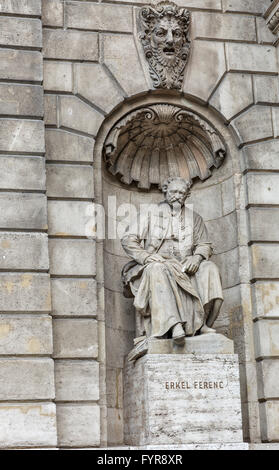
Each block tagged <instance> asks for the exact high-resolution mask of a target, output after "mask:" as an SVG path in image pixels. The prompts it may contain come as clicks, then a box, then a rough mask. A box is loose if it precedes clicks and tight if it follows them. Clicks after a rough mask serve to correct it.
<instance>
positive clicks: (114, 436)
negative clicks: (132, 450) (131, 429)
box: [107, 408, 124, 446]
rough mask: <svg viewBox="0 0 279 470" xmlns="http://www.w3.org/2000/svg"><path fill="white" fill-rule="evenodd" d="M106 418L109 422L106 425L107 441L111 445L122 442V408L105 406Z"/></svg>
mask: <svg viewBox="0 0 279 470" xmlns="http://www.w3.org/2000/svg"><path fill="white" fill-rule="evenodd" d="M107 419H108V422H109V423H110V424H109V426H108V443H109V445H111V446H115V445H119V444H122V443H123V437H124V429H123V427H124V422H123V410H120V409H117V408H107Z"/></svg>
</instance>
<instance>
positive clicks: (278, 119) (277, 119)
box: [272, 106, 279, 137]
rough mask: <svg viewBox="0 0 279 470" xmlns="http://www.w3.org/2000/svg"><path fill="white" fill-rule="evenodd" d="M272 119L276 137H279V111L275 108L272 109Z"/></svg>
mask: <svg viewBox="0 0 279 470" xmlns="http://www.w3.org/2000/svg"><path fill="white" fill-rule="evenodd" d="M272 118H273V126H274V137H279V111H278V108H277V107H275V106H274V107H273V108H272Z"/></svg>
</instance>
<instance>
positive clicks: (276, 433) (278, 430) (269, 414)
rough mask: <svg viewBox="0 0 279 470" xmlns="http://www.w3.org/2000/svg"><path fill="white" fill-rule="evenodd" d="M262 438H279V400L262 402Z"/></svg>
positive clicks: (276, 439) (265, 439) (274, 439)
mask: <svg viewBox="0 0 279 470" xmlns="http://www.w3.org/2000/svg"><path fill="white" fill-rule="evenodd" d="M259 406H260V416H261V422H262V440H263V441H278V438H279V427H278V423H279V401H278V400H277V401H267V402H265V403H260V405H259Z"/></svg>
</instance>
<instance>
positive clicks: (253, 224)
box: [249, 207, 279, 242]
mask: <svg viewBox="0 0 279 470" xmlns="http://www.w3.org/2000/svg"><path fill="white" fill-rule="evenodd" d="M249 219H250V237H249V239H250V241H267V242H279V233H278V227H279V208H278V207H265V208H260V207H251V208H250V209H249Z"/></svg>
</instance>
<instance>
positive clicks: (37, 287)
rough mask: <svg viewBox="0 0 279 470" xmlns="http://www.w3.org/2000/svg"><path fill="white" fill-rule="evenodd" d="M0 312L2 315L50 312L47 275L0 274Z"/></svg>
mask: <svg viewBox="0 0 279 470" xmlns="http://www.w3.org/2000/svg"><path fill="white" fill-rule="evenodd" d="M0 310H1V312H2V313H4V312H7V313H9V312H18V313H23V312H26V313H28V312H32V313H33V312H34V313H36V312H43V313H48V312H50V310H51V302H50V282H49V276H48V274H32V273H24V274H17V273H9V274H6V273H1V274H0Z"/></svg>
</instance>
